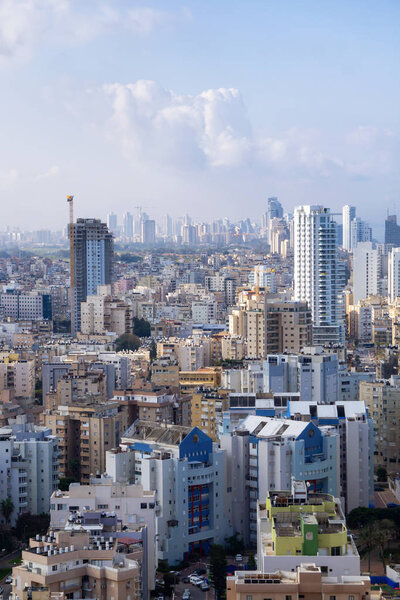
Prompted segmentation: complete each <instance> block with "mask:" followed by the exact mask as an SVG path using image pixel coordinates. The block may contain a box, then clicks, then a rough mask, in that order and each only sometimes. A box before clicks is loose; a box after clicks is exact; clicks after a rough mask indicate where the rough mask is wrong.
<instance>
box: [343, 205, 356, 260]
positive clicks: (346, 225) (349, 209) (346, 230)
mask: <svg viewBox="0 0 400 600" xmlns="http://www.w3.org/2000/svg"><path fill="white" fill-rule="evenodd" d="M355 218H356V207H355V206H349V205H348V204H346V206H343V210H342V223H343V244H342V245H343V248H344V249H345V250H348V251H350V250H351V222H352V220H353V219H355Z"/></svg>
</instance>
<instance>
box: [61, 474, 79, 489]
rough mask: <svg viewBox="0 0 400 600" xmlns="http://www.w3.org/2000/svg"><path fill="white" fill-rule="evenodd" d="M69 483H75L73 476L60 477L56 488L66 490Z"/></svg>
mask: <svg viewBox="0 0 400 600" xmlns="http://www.w3.org/2000/svg"><path fill="white" fill-rule="evenodd" d="M70 483H76V478H75V477H60V480H59V482H58V489H60V490H61V491H62V492H68V490H69V486H70Z"/></svg>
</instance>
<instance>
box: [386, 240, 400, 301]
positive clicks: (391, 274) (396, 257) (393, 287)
mask: <svg viewBox="0 0 400 600" xmlns="http://www.w3.org/2000/svg"><path fill="white" fill-rule="evenodd" d="M399 296H400V248H392V250H391V251H390V252H389V256H388V297H389V302H394V301H395V300H396V298H398V297H399Z"/></svg>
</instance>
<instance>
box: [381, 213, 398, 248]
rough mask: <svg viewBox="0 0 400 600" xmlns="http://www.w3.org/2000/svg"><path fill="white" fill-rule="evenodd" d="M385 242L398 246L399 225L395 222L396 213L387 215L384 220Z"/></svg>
mask: <svg viewBox="0 0 400 600" xmlns="http://www.w3.org/2000/svg"><path fill="white" fill-rule="evenodd" d="M385 244H393V246H395V247H398V246H400V225H398V224H397V216H396V215H388V217H387V219H386V220H385Z"/></svg>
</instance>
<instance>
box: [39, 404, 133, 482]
mask: <svg viewBox="0 0 400 600" xmlns="http://www.w3.org/2000/svg"><path fill="white" fill-rule="evenodd" d="M41 421H42V424H43V425H45V426H46V427H49V428H50V429H51V432H52V434H53V435H56V436H57V437H58V439H59V449H60V456H59V477H75V478H77V479H78V480H79V481H80V482H81V483H89V480H90V475H91V474H94V475H95V474H96V473H104V471H105V466H106V451H107V450H111V448H115V447H116V446H118V445H119V442H120V438H121V436H122V435H123V433H124V432H125V431H126V430H127V429H128V426H129V425H130V422H129V420H128V410H127V407H125V406H123V405H121V403H120V402H118V401H109V402H106V403H104V404H101V405H98V404H93V403H90V401H88V402H86V403H85V402H84V401H80V402H79V403H74V404H73V405H59V406H58V408H57V409H55V410H52V411H46V412H45V413H43V414H42V419H41Z"/></svg>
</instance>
